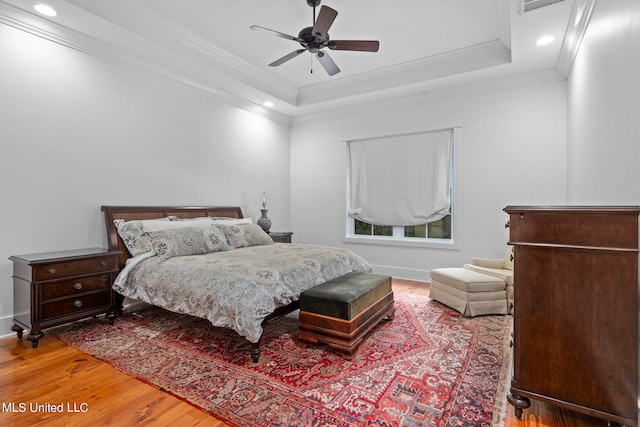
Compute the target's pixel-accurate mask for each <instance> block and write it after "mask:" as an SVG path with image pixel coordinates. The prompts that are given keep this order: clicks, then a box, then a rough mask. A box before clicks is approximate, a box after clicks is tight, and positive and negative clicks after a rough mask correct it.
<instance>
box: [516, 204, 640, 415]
mask: <svg viewBox="0 0 640 427" xmlns="http://www.w3.org/2000/svg"><path fill="white" fill-rule="evenodd" d="M504 210H505V212H507V213H508V214H509V227H510V242H509V244H510V245H513V246H514V257H515V260H514V291H515V297H514V303H515V306H514V342H513V344H514V347H513V377H512V381H511V390H510V394H509V396H508V399H509V402H511V404H513V405H514V406H515V408H516V409H515V413H516V416H517V417H518V418H520V417H521V416H522V410H523V409H525V408H528V407H529V404H530V401H529V399H530V398H532V399H539V400H544V401H547V402H549V403H551V404H555V405H558V406H563V407H566V408H569V409H572V410H575V411H579V412H583V413H587V414H589V415H592V416H595V417H599V418H603V419H606V420H609V421H610V423H611V424H612V425H615V424H624V425H627V426H637V425H638V421H637V419H638V407H637V405H638V214H639V213H640V207H639V206H611V207H608V206H598V207H587V206H584V207H569V206H507V207H506V208H505V209H504Z"/></svg>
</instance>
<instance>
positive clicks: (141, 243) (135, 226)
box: [113, 217, 175, 256]
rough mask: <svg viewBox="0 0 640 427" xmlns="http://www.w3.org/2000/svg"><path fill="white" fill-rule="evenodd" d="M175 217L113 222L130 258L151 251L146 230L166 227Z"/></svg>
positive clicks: (117, 220)
mask: <svg viewBox="0 0 640 427" xmlns="http://www.w3.org/2000/svg"><path fill="white" fill-rule="evenodd" d="M174 218H175V217H166V218H158V219H145V220H135V221H125V220H123V219H115V220H113V224H114V225H115V226H116V230H117V231H118V235H119V236H120V238H121V239H122V241H123V242H124V245H125V246H126V247H127V249H128V250H129V253H130V254H131V255H132V256H136V255H139V254H142V253H145V252H149V251H150V250H151V243H150V241H149V236H148V235H147V231H149V230H148V228H156V227H161V226H163V225H165V226H166V225H168V222H170V221H172V220H173V219H174Z"/></svg>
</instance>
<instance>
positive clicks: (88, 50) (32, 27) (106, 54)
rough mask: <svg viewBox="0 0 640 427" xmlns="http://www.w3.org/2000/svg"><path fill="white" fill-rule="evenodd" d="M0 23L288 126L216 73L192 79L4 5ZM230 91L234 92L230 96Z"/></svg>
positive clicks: (284, 117) (281, 116)
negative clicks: (240, 94)
mask: <svg viewBox="0 0 640 427" xmlns="http://www.w3.org/2000/svg"><path fill="white" fill-rule="evenodd" d="M0 23H2V24H5V25H8V26H10V27H13V28H16V29H18V30H20V31H24V32H27V33H29V34H32V35H34V36H37V37H40V38H43V39H45V40H49V41H51V42H53V43H56V44H59V45H61V46H65V47H67V48H70V49H74V50H76V51H78V52H82V53H85V54H87V55H91V56H94V57H96V58H99V59H102V60H105V61H108V62H111V63H113V64H116V65H118V66H121V67H124V68H128V69H130V70H133V71H136V72H139V73H142V74H145V75H147V76H149V77H152V78H156V79H159V80H162V81H165V82H167V83H170V84H173V85H176V86H180V87H182V88H186V89H189V90H191V91H195V92H197V93H199V94H202V95H204V96H207V97H209V98H213V99H215V100H216V101H219V102H222V103H225V104H227V105H231V106H234V107H236V108H240V109H243V110H246V111H248V112H250V113H252V114H256V115H259V116H262V117H265V118H268V119H271V120H274V121H277V122H280V123H284V124H287V125H288V124H290V123H291V117H289V116H288V115H285V114H282V113H279V112H277V111H274V110H270V109H267V108H264V107H263V106H261V105H259V104H256V103H255V102H253V101H251V100H249V99H247V98H245V97H242V96H239V95H237V93H241V92H242V91H243V90H247V89H246V88H243V87H240V86H241V84H240V83H239V82H237V81H236V80H234V79H231V78H229V77H227V76H225V75H223V74H221V73H219V72H215V71H211V70H207V73H206V74H207V76H204V77H203V76H193V75H190V74H189V73H188V72H185V70H184V69H176V68H174V67H171V66H169V65H168V64H167V63H166V62H167V61H165V63H163V62H157V61H154V59H153V58H145V57H143V56H141V55H136V54H134V53H130V52H128V51H126V50H123V49H120V48H118V47H117V46H113V45H110V44H107V43H105V42H102V41H100V40H98V39H96V38H93V37H90V36H87V35H85V34H82V33H80V32H78V31H75V30H73V29H71V28H68V27H65V26H63V25H59V24H56V23H54V22H51V21H48V20H46V19H42V18H40V17H39V16H36V15H34V14H31V13H28V12H25V11H24V10H22V9H20V8H17V7H15V6H12V5H10V4H7V3H6V2H4V1H0ZM168 62H171V63H173V64H179V63H181V62H180V61H168ZM220 87H226V88H229V89H230V90H222V89H220ZM231 89H233V90H234V91H233V92H232V91H231ZM250 90H254V89H250Z"/></svg>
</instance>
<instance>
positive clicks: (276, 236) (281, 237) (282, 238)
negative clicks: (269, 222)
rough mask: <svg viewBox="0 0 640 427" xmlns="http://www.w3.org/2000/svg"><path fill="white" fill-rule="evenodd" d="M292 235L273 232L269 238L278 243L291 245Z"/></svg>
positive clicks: (287, 232) (286, 232)
mask: <svg viewBox="0 0 640 427" xmlns="http://www.w3.org/2000/svg"><path fill="white" fill-rule="evenodd" d="M292 234H293V233H292V232H290V231H272V232H270V233H269V236H271V239H272V240H273V241H274V242H276V243H291V235H292Z"/></svg>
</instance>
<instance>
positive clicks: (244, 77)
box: [64, 0, 297, 105]
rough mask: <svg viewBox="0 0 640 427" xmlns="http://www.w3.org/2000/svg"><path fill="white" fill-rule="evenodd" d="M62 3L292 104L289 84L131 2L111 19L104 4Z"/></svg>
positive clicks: (72, 0) (292, 91) (82, 0)
mask: <svg viewBox="0 0 640 427" xmlns="http://www.w3.org/2000/svg"><path fill="white" fill-rule="evenodd" d="M64 1H66V2H67V3H70V4H72V5H74V6H76V7H77V8H79V9H81V10H83V11H85V12H86V13H90V14H92V15H94V16H99V17H100V18H101V19H105V20H107V21H108V22H109V23H110V24H111V25H112V26H114V27H118V26H122V25H123V24H122V22H125V23H126V27H125V30H126V31H128V32H131V33H133V34H136V35H137V36H138V37H141V38H142V39H144V40H148V41H151V42H153V43H155V44H156V45H158V46H162V47H163V48H165V49H168V50H170V51H173V52H182V54H183V55H184V56H186V57H188V58H190V59H195V60H197V61H198V62H199V63H201V64H202V66H203V67H207V68H208V69H212V70H218V71H219V72H221V73H223V74H225V75H228V76H233V78H234V79H235V80H237V81H239V82H242V83H243V84H245V85H247V86H249V87H252V88H263V91H264V92H265V93H268V95H269V96H272V97H276V98H277V99H279V100H281V101H284V102H286V103H288V104H290V105H293V104H294V103H295V102H296V96H297V88H296V87H294V86H293V85H291V84H289V83H287V82H285V81H283V80H281V79H279V78H277V77H274V76H273V75H271V74H269V73H267V72H265V71H263V70H262V69H260V68H258V67H255V66H253V65H251V64H249V63H248V62H246V61H244V60H242V59H240V58H238V57H237V56H235V55H233V54H230V53H229V52H227V51H225V50H223V49H220V48H219V47H217V46H216V45H214V44H212V43H210V42H208V41H207V40H205V39H203V38H201V37H198V36H196V35H195V34H194V33H192V32H190V31H189V30H188V29H185V28H183V27H181V26H179V25H176V23H175V22H173V21H171V20H169V19H167V17H166V16H164V15H162V14H159V13H155V11H154V10H153V9H149V10H145V11H144V13H143V12H142V11H140V9H136V8H135V7H134V6H135V2H129V3H126V6H128V7H124V8H123V7H121V8H119V9H118V10H117V14H118V16H117V17H114V16H113V14H114V13H116V12H114V10H113V8H111V7H104V3H99V2H87V1H86V0H64ZM116 18H117V19H116ZM116 22H119V23H116Z"/></svg>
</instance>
